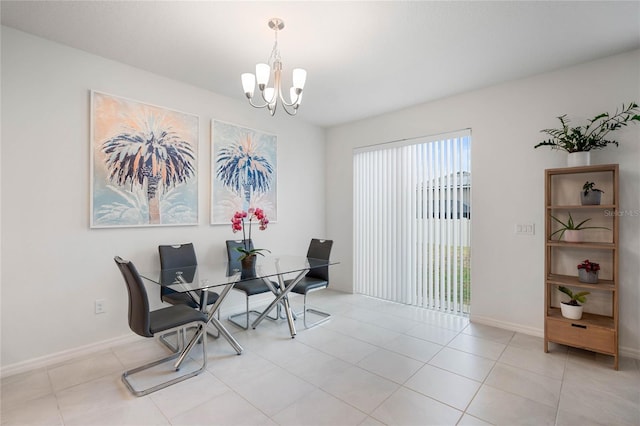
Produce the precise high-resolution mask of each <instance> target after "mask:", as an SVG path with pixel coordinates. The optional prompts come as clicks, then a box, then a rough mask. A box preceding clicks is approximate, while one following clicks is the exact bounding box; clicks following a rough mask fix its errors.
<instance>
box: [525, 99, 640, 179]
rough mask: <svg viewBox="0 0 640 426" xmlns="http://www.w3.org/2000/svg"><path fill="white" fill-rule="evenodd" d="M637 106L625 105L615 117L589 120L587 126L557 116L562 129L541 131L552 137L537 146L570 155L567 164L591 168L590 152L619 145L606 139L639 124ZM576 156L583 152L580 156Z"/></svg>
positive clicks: (565, 116) (639, 118) (601, 116)
mask: <svg viewBox="0 0 640 426" xmlns="http://www.w3.org/2000/svg"><path fill="white" fill-rule="evenodd" d="M638 111H639V109H638V105H637V104H636V103H635V102H631V103H629V105H627V106H625V105H624V104H622V110H621V111H618V110H617V109H616V112H615V113H614V114H609V113H608V112H604V113H602V114H598V115H596V116H595V117H593V118H592V119H590V120H587V125H586V126H575V127H571V126H569V123H570V120H569V119H568V118H567V114H564V115H561V116H559V117H558V120H560V124H561V125H562V126H561V127H560V128H559V129H543V130H541V131H540V132H541V133H546V134H547V135H549V136H551V137H550V138H549V139H545V140H543V141H542V142H540V143H538V144H537V145H535V146H534V148H539V147H541V146H549V147H551V149H558V150H562V151H566V152H568V153H569V157H568V165H569V166H578V165H588V164H590V154H589V153H590V151H592V150H596V149H602V148H605V147H606V146H607V145H615V146H618V142H617V141H615V140H611V139H605V137H606V136H607V135H608V134H609V133H611V132H613V131H615V130H618V129H620V128H621V127H625V126H627V125H628V124H631V123H633V122H638V121H640V115H638ZM576 153H581V154H577V155H575V154H576Z"/></svg>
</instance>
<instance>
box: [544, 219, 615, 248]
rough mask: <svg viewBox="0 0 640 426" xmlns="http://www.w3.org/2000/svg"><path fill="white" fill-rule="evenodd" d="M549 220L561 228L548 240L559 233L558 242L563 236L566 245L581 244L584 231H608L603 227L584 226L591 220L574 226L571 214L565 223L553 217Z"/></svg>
mask: <svg viewBox="0 0 640 426" xmlns="http://www.w3.org/2000/svg"><path fill="white" fill-rule="evenodd" d="M551 218H552V219H553V220H555V221H556V222H558V223H559V224H560V225H561V228H560V229H558V230H557V231H555V232H554V233H552V234H551V235H550V236H549V238H551V237H553V236H554V235H555V234H557V233H560V236H558V241H559V240H561V239H562V237H563V236H564V240H565V241H566V242H568V243H579V242H581V241H582V240H583V238H582V231H583V230H584V229H609V228H605V227H603V226H584V224H585V223H587V222H588V221H590V220H591V218H588V219H585V220H583V221H582V222H580V223H578V224H576V223H575V222H574V221H573V217H571V213H569V219H567V221H566V222H563V221H561V220H560V219H558V218H557V217H555V216H553V215H551Z"/></svg>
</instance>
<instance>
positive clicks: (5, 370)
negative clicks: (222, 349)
mask: <svg viewBox="0 0 640 426" xmlns="http://www.w3.org/2000/svg"><path fill="white" fill-rule="evenodd" d="M243 297H244V296H243ZM271 300H273V296H270V295H267V294H265V295H261V296H258V295H256V296H253V297H251V298H250V302H251V303H250V309H255V308H256V307H258V306H261V307H265V305H267V304H269V302H271ZM222 308H224V309H220V317H221V318H223V319H226V318H227V317H228V316H229V315H230V314H231V313H238V312H243V311H244V310H245V305H244V300H243V301H242V303H236V304H233V305H228V306H227V305H223V306H222ZM229 331H230V332H231V333H233V332H234V331H235V330H233V329H232V328H229ZM140 339H143V337H140V336H138V335H136V334H133V333H128V334H126V335H124V336H120V337H114V338H111V339H106V340H103V341H100V342H95V343H90V344H88V345H84V346H80V347H77V348H72V349H68V350H64V351H61V352H57V353H54V354H50V355H45V356H41V357H38V358H33V359H30V360H26V361H21V362H18V363H15V364H11V365H7V366H3V367H0V368H1V369H0V378H5V377H9V376H13V375H15V374H20V373H25V372H27V371H31V370H36V369H39V368H47V367H51V366H53V365H56V364H60V363H63V362H66V361H70V360H72V359H74V358H78V357H81V356H86V355H91V354H93V353H96V352H100V351H103V350H105V349H109V348H110V347H113V346H118V345H122V344H126V343H131V342H135V341H136V340H140Z"/></svg>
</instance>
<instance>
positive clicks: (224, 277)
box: [140, 255, 339, 368]
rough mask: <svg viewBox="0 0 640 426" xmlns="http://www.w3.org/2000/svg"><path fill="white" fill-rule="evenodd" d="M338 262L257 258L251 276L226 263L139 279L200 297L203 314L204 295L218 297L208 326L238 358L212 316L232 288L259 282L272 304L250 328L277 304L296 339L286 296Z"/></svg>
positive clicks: (234, 344) (152, 273) (154, 273)
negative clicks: (314, 271)
mask: <svg viewBox="0 0 640 426" xmlns="http://www.w3.org/2000/svg"><path fill="white" fill-rule="evenodd" d="M337 263H339V262H336V261H331V260H324V259H313V258H308V257H305V256H290V255H285V256H273V255H268V256H257V261H256V266H255V272H253V271H251V273H249V274H247V273H246V271H244V272H243V271H241V270H240V269H230V268H229V265H228V263H227V262H219V263H215V262H211V263H201V264H199V265H197V266H189V267H182V268H175V269H157V270H154V271H146V272H145V271H143V272H141V273H140V276H141V277H142V278H143V279H144V280H145V281H147V282H150V283H152V284H156V285H161V286H164V287H167V288H170V289H171V290H174V291H177V292H180V293H190V294H191V295H192V296H193V297H196V298H198V297H200V298H201V299H202V300H201V301H200V306H202V309H203V310H206V309H207V308H206V307H207V301H206V298H207V297H208V292H210V291H215V292H216V293H218V294H219V297H218V300H217V301H216V302H215V303H214V304H213V305H211V306H210V307H209V308H208V309H209V310H208V312H207V313H208V318H209V322H210V323H211V324H212V325H213V326H214V327H215V328H216V329H217V330H218V331H219V332H220V334H221V335H222V336H223V337H224V338H225V339H226V340H227V341H228V342H229V344H230V345H231V346H232V347H233V348H234V349H235V351H236V352H237V354H238V355H240V354H241V353H242V350H243V348H242V346H240V344H239V343H238V341H237V340H236V339H235V338H234V337H233V336H232V335H231V333H229V331H228V330H227V329H226V328H225V326H224V324H222V322H221V321H220V320H219V319H218V318H216V316H215V314H216V312H218V310H219V309H220V306H221V305H222V302H224V300H225V298H226V297H227V296H228V294H229V292H230V291H231V289H232V288H233V286H234V284H235V283H237V282H240V281H242V280H246V279H256V278H258V279H263V280H264V281H265V283H266V284H267V285H268V286H269V288H270V289H271V291H272V292H273V294H274V299H273V301H272V302H271V303H270V304H269V306H267V307H266V308H265V309H264V311H263V312H262V313H261V314H260V316H258V318H256V319H255V320H254V321H253V323H252V324H251V327H252V328H253V329H255V328H256V327H257V326H258V325H259V324H260V322H262V320H264V318H265V317H266V316H267V315H268V314H269V313H270V312H271V311H272V310H273V309H274V308H276V307H277V306H278V305H279V304H281V305H282V306H283V307H284V312H285V314H286V318H287V322H288V324H289V331H290V333H291V337H292V338H293V337H295V335H296V327H295V324H294V318H295V314H294V313H293V311H292V309H291V305H290V304H289V299H288V294H289V292H290V291H291V290H292V289H293V287H295V285H296V284H297V283H298V282H299V281H300V280H301V279H302V278H303V277H304V276H305V274H306V273H307V272H308V271H309V270H311V269H313V268H319V267H323V266H329V265H335V264H337ZM285 276H290V277H293V279H291V281H289V282H288V283H287V285H285ZM274 278H275V279H277V282H278V287H276V286H274V285H273V283H272V280H273V279H274ZM200 335H201V333H200V334H198V333H197V334H196V335H195V336H194V337H193V338H192V339H191V341H190V342H189V344H188V345H187V346H186V347H185V348H184V350H183V356H181V357H180V358H179V359H178V362H177V363H176V368H178V367H179V365H180V364H181V363H182V360H183V359H184V356H186V354H188V353H189V351H190V350H191V348H192V347H193V346H194V345H195V344H196V343H197V341H198V340H199V338H200Z"/></svg>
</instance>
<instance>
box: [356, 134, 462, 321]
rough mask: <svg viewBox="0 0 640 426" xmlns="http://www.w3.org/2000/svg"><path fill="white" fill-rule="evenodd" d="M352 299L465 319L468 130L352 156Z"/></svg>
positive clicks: (368, 149)
mask: <svg viewBox="0 0 640 426" xmlns="http://www.w3.org/2000/svg"><path fill="white" fill-rule="evenodd" d="M353 163H354V164H353V166H354V167H353V170H354V179H353V182H354V210H353V211H354V218H353V220H354V244H353V247H354V283H355V290H356V292H357V293H361V294H366V295H369V296H373V297H377V298H381V299H385V300H391V301H395V302H400V303H405V304H411V305H415V306H422V307H428V308H432V309H439V310H443V311H447V312H457V313H464V312H468V311H469V304H470V297H471V295H470V276H471V274H470V255H471V253H470V230H471V132H470V130H464V131H459V132H455V133H448V134H446V135H438V136H433V137H425V138H417V139H412V140H405V141H399V142H392V143H388V144H381V145H376V146H370V147H364V148H358V149H356V150H355V151H354V157H353Z"/></svg>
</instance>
